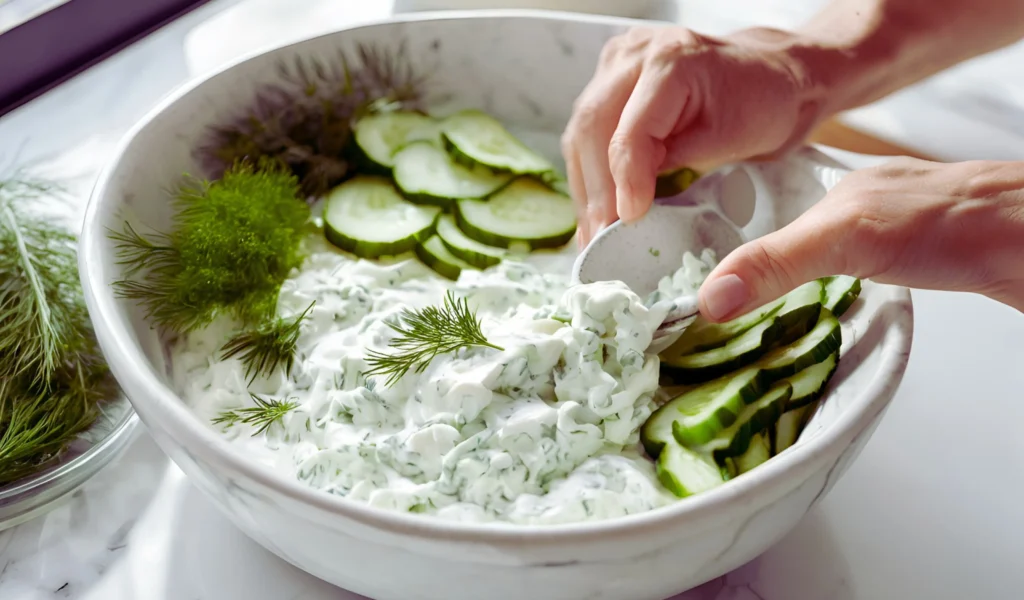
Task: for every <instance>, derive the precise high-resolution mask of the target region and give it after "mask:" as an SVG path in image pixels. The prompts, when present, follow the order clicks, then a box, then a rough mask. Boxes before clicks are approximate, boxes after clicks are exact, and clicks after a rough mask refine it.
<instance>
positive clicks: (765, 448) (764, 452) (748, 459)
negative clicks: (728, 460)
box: [736, 434, 772, 475]
mask: <svg viewBox="0 0 1024 600" xmlns="http://www.w3.org/2000/svg"><path fill="white" fill-rule="evenodd" d="M771 457H772V452H771V447H770V446H769V445H768V437H767V436H766V435H765V434H760V435H755V436H754V437H753V438H752V439H751V440H750V447H749V448H747V451H746V452H744V453H743V454H742V455H741V456H739V457H738V458H737V459H736V471H737V474H739V475H742V474H744V473H749V472H750V471H752V470H753V469H756V468H757V467H759V466H761V465H763V464H764V463H766V462H768V459H770V458H771Z"/></svg>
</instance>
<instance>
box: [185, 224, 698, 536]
mask: <svg viewBox="0 0 1024 600" xmlns="http://www.w3.org/2000/svg"><path fill="white" fill-rule="evenodd" d="M309 243H310V244H311V245H313V246H314V247H315V249H314V250H313V251H312V252H311V253H310V254H309V256H308V257H307V258H306V259H305V261H304V263H303V266H302V268H301V269H299V270H298V271H297V272H295V273H294V274H293V276H292V277H290V278H289V279H287V280H286V281H285V283H284V285H283V286H282V289H281V294H280V298H279V304H278V309H277V310H278V314H279V315H281V316H290V315H295V314H298V313H301V312H303V311H304V310H306V309H307V308H308V307H309V306H310V305H311V304H312V308H311V309H310V310H309V314H308V318H306V319H305V320H304V321H303V323H302V327H301V332H300V335H299V338H298V339H299V341H298V346H297V348H298V351H297V354H296V360H295V364H294V367H293V368H292V369H291V372H290V374H289V375H286V374H284V373H283V372H279V373H278V374H277V375H274V376H271V377H260V378H256V379H255V380H253V381H252V382H251V383H250V382H249V378H248V377H247V374H246V370H245V367H244V365H243V364H242V362H241V361H240V360H238V359H237V358H234V357H233V358H227V359H224V358H221V357H220V356H219V354H218V350H219V349H220V348H221V347H222V346H223V345H224V344H225V342H226V341H227V339H228V338H229V337H230V335H231V326H230V323H228V322H227V321H217V322H215V323H214V324H213V325H212V326H210V327H206V328H204V329H202V330H200V331H197V332H194V333H192V334H190V335H188V336H184V337H182V338H181V339H180V340H179V341H178V342H177V343H176V345H175V346H174V348H173V366H174V377H175V384H176V386H177V388H178V389H179V390H180V393H181V395H182V397H183V398H184V400H185V401H186V403H188V404H189V405H190V406H191V407H192V408H193V410H194V411H195V412H196V413H197V414H198V415H199V416H200V417H201V418H202V419H204V420H205V421H206V422H207V423H210V422H212V421H214V420H215V417H216V415H217V414H219V413H221V412H222V411H224V410H231V409H236V408H238V407H243V406H247V405H251V404H252V402H253V399H252V395H251V394H253V395H258V396H262V395H265V396H268V397H274V398H278V399H287V400H288V401H289V402H291V403H294V405H295V407H294V409H293V410H290V411H288V412H287V414H284V415H283V416H282V417H281V418H280V419H278V420H277V421H275V422H274V423H272V424H271V425H270V426H269V427H267V428H266V429H265V430H264V431H262V432H259V433H257V434H255V435H254V430H253V427H251V426H246V425H238V426H233V427H230V428H220V427H218V426H217V425H215V424H214V425H211V426H213V427H218V429H220V430H222V431H223V434H224V435H225V436H227V438H228V439H230V440H231V442H232V443H234V444H236V445H237V446H238V448H239V450H240V451H241V452H243V453H245V455H246V456H247V457H250V458H251V459H252V460H257V461H260V462H262V463H264V464H266V465H268V466H270V467H271V468H273V469H275V470H277V471H278V472H280V473H281V474H282V475H283V476H285V477H289V478H294V479H297V480H298V481H300V482H302V483H303V484H305V485H308V486H310V487H312V488H315V489H318V490H322V491H324V492H327V493H330V494H336V495H339V496H344V497H346V498H349V499H351V500H355V501H359V502H365V503H367V504H370V505H372V506H376V507H381V508H386V509H390V510H397V511H407V512H414V513H425V514H429V515H436V516H437V517H441V518H445V519H455V520H462V521H505V522H512V523H565V522H574V521H587V520H597V519H607V518H612V517H617V516H622V515H628V514H633V513H638V512H643V511H648V510H651V509H654V508H656V507H659V506H662V505H665V504H668V503H671V502H673V501H675V500H676V498H675V497H674V496H673V495H672V494H671V493H669V492H667V491H666V490H665V489H664V488H663V487H662V486H661V485H660V484H659V483H658V480H657V477H656V475H655V470H654V466H653V464H652V463H651V461H650V460H649V459H648V458H646V457H645V456H644V454H643V449H642V448H641V446H640V444H639V433H638V431H639V428H640V426H641V425H642V424H643V423H644V421H645V420H646V419H647V418H648V417H649V416H650V414H651V412H652V410H653V409H654V408H655V404H654V396H655V392H656V391H657V389H658V381H659V362H658V357H657V355H655V354H649V353H648V352H647V347H648V345H649V344H650V343H651V340H652V336H653V335H654V333H655V331H656V329H657V328H658V326H659V325H660V324H661V323H662V321H663V320H664V318H665V316H666V313H667V312H668V311H669V310H670V309H671V306H672V302H671V300H672V299H674V298H677V297H682V296H686V295H692V294H694V293H696V290H697V287H698V286H699V285H700V282H701V281H702V280H703V277H704V276H705V275H706V274H707V272H708V269H709V267H710V264H711V262H712V261H713V258H714V257H713V255H708V254H705V255H704V256H702V257H701V259H703V260H701V259H697V258H694V257H693V256H690V255H687V257H686V260H685V261H684V264H683V265H681V267H680V269H679V271H678V272H677V273H676V274H674V275H673V276H671V277H666V278H665V279H664V280H663V281H662V283H661V286H660V287H659V290H658V291H656V292H655V293H653V294H652V295H651V296H650V297H649V298H641V297H640V296H638V295H637V294H635V293H634V292H633V291H631V290H630V289H629V288H627V287H626V286H625V285H624V284H622V283H621V282H600V283H593V284H586V285H577V286H570V285H569V278H568V273H569V269H570V266H571V261H572V258H573V256H574V254H575V252H573V251H570V250H560V251H553V252H547V253H543V252H537V253H533V254H530V255H524V256H522V257H518V258H508V259H506V260H503V261H501V262H500V263H499V264H497V265H496V266H493V267H490V268H487V269H482V270H465V271H463V272H462V273H461V275H460V277H459V278H458V280H457V281H451V280H449V279H446V278H444V277H441V276H439V275H437V274H436V273H434V272H433V271H431V270H430V269H429V268H427V267H425V266H424V265H423V264H421V263H420V262H418V261H416V260H415V259H410V260H392V261H380V260H364V259H357V258H354V257H351V256H349V255H346V254H344V253H342V252H339V251H337V250H336V249H333V248H332V247H331V246H329V245H328V244H325V243H323V242H322V237H318V236H310V238H309ZM448 291H451V292H452V293H453V295H454V296H455V297H457V298H460V299H465V300H466V302H467V303H468V305H469V306H470V307H471V308H472V310H473V311H474V312H475V313H476V315H477V317H478V318H479V319H480V323H481V326H482V331H483V333H484V334H485V336H486V337H487V339H488V340H489V341H490V342H493V344H494V345H495V346H498V347H500V348H501V350H496V349H494V348H490V347H473V348H467V349H464V350H460V351H458V352H454V353H448V354H441V355H438V356H436V357H435V358H434V359H433V360H431V361H430V362H429V365H427V366H426V367H425V368H424V369H423V370H422V371H420V372H417V371H416V370H409V371H408V372H406V373H405V374H404V375H403V376H402V377H400V378H399V379H398V380H397V381H395V382H393V384H392V385H386V383H385V379H386V378H385V377H383V376H380V375H371V376H369V377H368V376H366V375H365V374H364V373H365V372H366V371H368V370H369V368H368V363H367V358H366V357H367V354H368V353H369V352H371V351H377V352H385V351H387V349H388V342H389V341H390V340H391V339H392V338H393V337H394V335H395V332H394V330H393V329H392V328H391V327H389V326H388V324H387V323H388V320H389V319H391V320H393V319H395V318H396V317H398V316H399V315H400V313H401V311H402V310H404V309H422V308H424V307H427V306H430V305H440V304H441V303H443V301H444V298H445V295H446V293H447V292H448Z"/></svg>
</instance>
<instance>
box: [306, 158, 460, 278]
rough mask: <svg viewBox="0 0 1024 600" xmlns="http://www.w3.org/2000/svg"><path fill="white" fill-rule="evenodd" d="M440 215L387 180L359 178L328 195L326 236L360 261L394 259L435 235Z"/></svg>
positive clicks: (325, 222)
mask: <svg viewBox="0 0 1024 600" xmlns="http://www.w3.org/2000/svg"><path fill="white" fill-rule="evenodd" d="M440 212H441V209H440V208H438V207H436V206H419V205H416V204H413V203H411V202H408V201H406V200H405V199H404V198H402V195H401V194H399V192H398V190H397V189H395V186H394V185H392V183H391V181H390V180H388V179H386V178H384V177H379V176H376V175H359V176H356V177H353V178H352V179H349V180H348V181H346V182H345V183H343V184H341V185H339V186H338V187H336V188H334V189H333V190H332V191H331V192H330V193H329V194H328V196H327V202H326V204H325V206H324V235H325V236H326V237H327V240H328V241H330V242H331V243H332V244H334V245H335V246H337V247H338V248H341V249H342V250H345V251H347V252H351V253H352V254H355V255H356V256H358V257H360V258H378V257H381V256H393V255H396V254H402V253H405V252H409V251H411V250H413V249H414V248H415V247H416V245H417V244H418V243H419V242H420V241H422V240H425V239H426V238H428V237H430V236H431V235H433V232H434V224H435V222H436V221H437V216H438V215H439V214H440Z"/></svg>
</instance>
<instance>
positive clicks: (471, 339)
mask: <svg viewBox="0 0 1024 600" xmlns="http://www.w3.org/2000/svg"><path fill="white" fill-rule="evenodd" d="M387 325H388V327H390V328H391V329H393V330H395V331H396V332H397V333H398V336H397V337H395V338H394V339H392V340H391V341H390V343H389V346H391V347H392V348H396V349H397V350H399V352H398V353H396V354H384V353H382V352H377V351H376V350H370V351H369V352H368V353H367V360H366V362H367V364H368V365H370V367H371V368H370V369H369V370H368V371H364V372H363V375H366V376H369V375H387V376H388V378H387V380H386V381H385V383H386V384H387V385H388V386H391V385H393V384H394V383H395V382H396V381H398V380H399V379H401V378H402V377H403V376H404V375H405V374H406V373H408V372H409V370H410V369H413V368H415V370H416V371H415V372H417V373H421V372H423V370H424V369H426V368H427V365H429V364H430V361H431V360H433V359H434V357H435V356H438V355H439V354H448V353H450V352H456V351H458V350H461V349H463V348H468V347H471V346H486V347H488V348H494V349H495V350H504V349H503V348H502V347H501V346H497V345H495V344H492V343H490V342H489V341H487V338H486V337H484V334H483V331H481V324H480V321H479V320H477V318H476V315H474V314H473V312H472V311H471V310H470V308H469V302H468V301H466V299H465V298H462V299H460V300H456V298H455V295H454V294H452V292H451V291H448V293H447V294H446V295H445V299H444V306H442V307H437V306H428V307H426V308H424V309H422V310H418V311H414V310H409V309H403V311H402V313H401V315H400V319H399V320H398V322H391V321H389V322H388V323H387Z"/></svg>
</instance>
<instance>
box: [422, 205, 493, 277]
mask: <svg viewBox="0 0 1024 600" xmlns="http://www.w3.org/2000/svg"><path fill="white" fill-rule="evenodd" d="M437 235H438V237H440V238H441V241H442V242H444V245H445V246H446V247H447V248H448V251H449V252H451V253H452V254H454V255H455V256H456V257H458V258H460V259H462V260H464V261H465V262H467V263H469V264H471V265H473V266H474V267H476V268H478V269H486V268H487V267H493V266H494V265H496V264H498V263H500V262H501V260H502V259H503V258H505V257H506V256H508V254H509V252H508V250H506V249H504V248H495V247H494V246H488V245H487V244H481V243H480V242H478V241H476V240H474V239H473V238H470V237H468V236H467V235H466V234H465V233H462V230H461V229H459V226H458V225H456V224H455V219H454V218H453V217H452V216H451V215H441V218H440V219H438V221H437Z"/></svg>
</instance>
